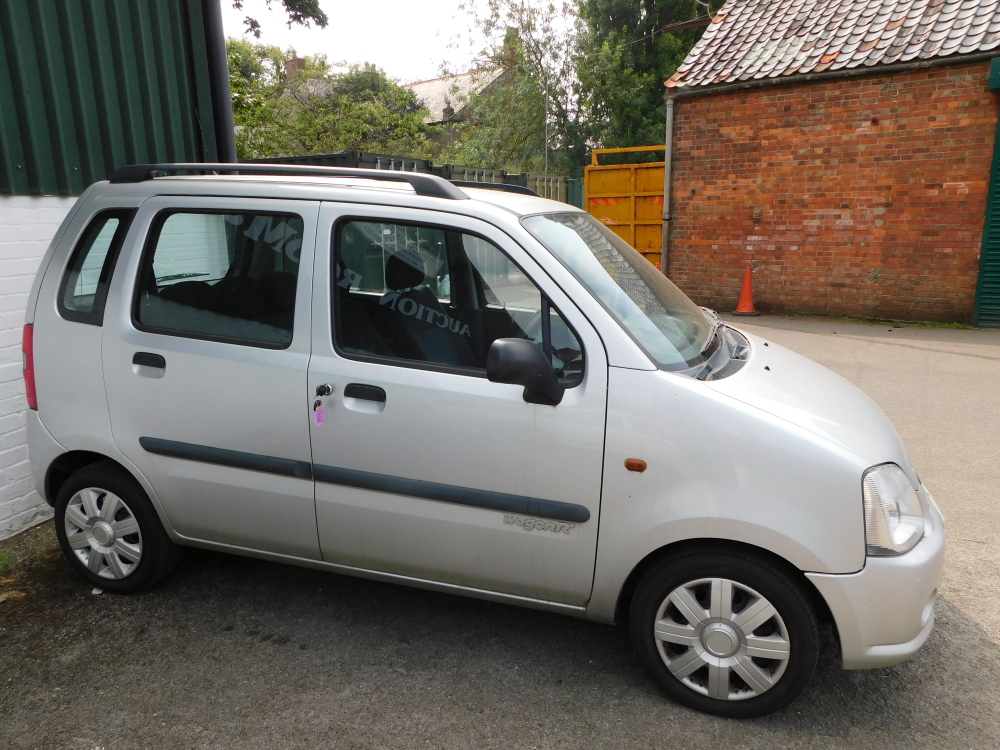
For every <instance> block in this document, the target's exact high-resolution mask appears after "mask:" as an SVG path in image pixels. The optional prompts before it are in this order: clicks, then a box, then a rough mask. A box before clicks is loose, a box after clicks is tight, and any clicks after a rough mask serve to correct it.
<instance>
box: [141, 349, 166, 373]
mask: <svg viewBox="0 0 1000 750" xmlns="http://www.w3.org/2000/svg"><path fill="white" fill-rule="evenodd" d="M132 364H133V365H139V366H140V367H157V368H159V369H161V370H163V369H165V368H166V366H167V360H165V359H164V358H163V357H162V356H160V355H159V354H153V353H152V352H136V353H135V354H133V355H132Z"/></svg>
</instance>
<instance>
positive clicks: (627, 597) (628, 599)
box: [615, 538, 839, 641]
mask: <svg viewBox="0 0 1000 750" xmlns="http://www.w3.org/2000/svg"><path fill="white" fill-rule="evenodd" d="M685 550H742V551H744V552H747V553H750V554H753V555H756V556H757V557H760V558H762V559H764V560H767V561H768V562H770V563H772V564H774V565H776V566H778V567H779V568H782V569H783V570H784V571H785V572H786V573H788V575H789V576H790V577H792V578H794V579H795V580H796V581H798V582H799V584H800V585H801V586H802V591H803V592H804V593H805V594H806V596H807V597H808V599H809V603H810V605H812V607H813V611H814V612H815V613H816V616H817V617H818V618H819V619H820V621H821V622H824V623H829V624H831V625H832V626H833V630H834V634H836V635H837V638H838V641H839V633H837V623H836V621H835V620H834V618H833V614H832V613H831V612H830V607H829V606H828V605H827V603H826V600H825V599H824V598H823V596H822V595H821V594H820V593H819V590H818V589H817V588H816V586H815V585H814V584H813V582H812V581H810V580H809V579H808V578H807V577H806V575H805V573H804V572H803V571H801V570H799V569H798V568H797V567H796V566H795V565H793V564H792V563H790V562H789V561H788V560H786V559H785V558H783V557H781V556H780V555H776V554H775V553H774V552H771V551H770V550H767V549H764V548H763V547H758V546H756V545H753V544H747V543H746V542H738V541H734V540H732V539H715V538H699V539H684V540H681V541H677V542H672V543H671V544H667V545H665V546H663V547H660V548H658V549H655V550H653V551H652V552H650V553H649V554H648V555H646V556H645V557H644V558H643V559H642V560H640V561H639V562H638V564H636V566H635V567H634V568H632V571H631V572H630V573H629V574H628V576H627V577H626V579H625V583H624V584H622V588H621V591H619V593H618V600H617V602H616V604H615V622H616V623H623V622H625V621H626V620H627V619H628V612H629V607H630V606H631V604H632V597H633V596H634V595H635V591H636V589H637V588H638V585H639V581H641V580H642V577H643V575H645V573H646V571H647V570H649V569H650V568H651V567H652V566H653V565H655V564H656V563H658V562H659V561H660V560H662V559H663V558H665V557H669V556H671V555H674V554H677V553H679V552H682V551H685Z"/></svg>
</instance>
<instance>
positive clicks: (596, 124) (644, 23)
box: [577, 0, 721, 148]
mask: <svg viewBox="0 0 1000 750" xmlns="http://www.w3.org/2000/svg"><path fill="white" fill-rule="evenodd" d="M714 6H715V9H716V10H717V9H718V7H719V6H721V2H720V0H714ZM710 12H711V9H710V8H709V5H708V3H706V2H701V1H699V0H640V1H639V2H636V1H635V0H580V17H581V20H582V24H581V33H580V37H579V40H578V43H579V53H578V54H579V58H578V67H577V70H578V73H579V76H580V92H581V97H582V100H583V102H584V106H585V107H586V109H587V121H588V124H589V126H590V132H591V137H592V140H593V142H594V145H598V146H604V147H609V148H619V147H626V146H646V145H653V144H662V143H663V139H664V131H663V127H664V115H665V111H664V104H663V95H664V93H665V91H666V87H665V86H664V83H663V82H664V81H665V80H666V79H667V78H669V77H670V76H671V75H673V73H674V71H675V70H676V69H677V66H678V65H680V64H681V62H682V61H683V60H684V57H685V56H686V55H687V53H688V52H689V51H690V50H691V48H692V47H693V46H694V44H695V42H696V41H697V40H698V38H699V37H700V36H701V33H702V31H703V29H700V28H696V29H686V30H683V31H677V32H668V33H664V32H663V27H664V26H665V25H668V24H673V23H679V22H682V21H688V20H691V19H693V18H696V17H699V16H703V15H705V14H706V13H710Z"/></svg>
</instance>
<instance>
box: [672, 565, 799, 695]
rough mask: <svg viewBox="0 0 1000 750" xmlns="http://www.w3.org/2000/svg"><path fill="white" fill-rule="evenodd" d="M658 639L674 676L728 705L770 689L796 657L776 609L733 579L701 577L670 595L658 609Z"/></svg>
mask: <svg viewBox="0 0 1000 750" xmlns="http://www.w3.org/2000/svg"><path fill="white" fill-rule="evenodd" d="M653 637H654V638H655V641H656V648H657V650H658V651H659V654H660V658H661V659H662V660H663V663H664V664H665V665H666V667H667V669H668V670H670V673H671V674H672V675H673V676H674V677H676V678H677V679H678V680H680V681H681V682H682V683H683V684H684V685H686V686H687V687H688V688H690V689H691V690H694V691H695V692H697V693H701V694H702V695H707V696H708V697H710V698H716V699H718V700H724V701H737V700H746V699H747V698H753V697H755V696H757V695H760V694H762V693H765V692H767V691H768V690H770V689H771V688H772V687H774V686H775V685H776V684H777V682H778V680H780V679H781V677H782V675H783V674H784V673H785V669H786V668H787V666H788V658H789V655H790V653H791V644H790V641H789V638H788V630H787V628H786V627H785V623H784V621H783V620H782V619H781V615H779V614H778V611H777V610H776V609H775V608H774V605H772V604H771V602H769V601H768V600H767V599H765V598H764V597H763V596H761V595H760V594H759V593H758V592H756V591H754V590H753V589H752V588H750V587H749V586H745V585H744V584H742V583H738V582H736V581H732V580H730V579H728V578H700V579H698V580H696V581H691V582H690V583H685V584H683V585H681V586H678V587H677V588H676V589H674V590H673V591H671V592H670V594H669V595H668V596H667V598H666V599H664V600H663V603H662V604H660V608H659V610H657V613H656V620H655V622H654V625H653Z"/></svg>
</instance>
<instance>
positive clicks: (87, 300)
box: [58, 209, 135, 326]
mask: <svg viewBox="0 0 1000 750" xmlns="http://www.w3.org/2000/svg"><path fill="white" fill-rule="evenodd" d="M134 213H135V211H134V210H132V209H115V210H112V211H102V212H101V213H99V214H98V215H97V216H95V217H94V219H93V220H92V221H91V222H90V224H89V225H88V226H87V229H86V230H85V231H84V233H83V236H82V237H81V238H80V241H79V243H77V246H76V247H75V248H74V250H73V255H72V257H71V258H70V261H69V266H68V267H67V269H66V273H65V275H64V276H63V279H62V284H61V285H60V288H59V302H58V307H59V313H60V314H61V315H62V317H64V318H66V319H67V320H73V321H76V322H78V323H90V324H92V325H98V326H99V325H101V323H102V322H103V320H104V303H105V302H106V301H107V297H108V285H109V284H110V283H111V274H112V272H113V271H114V267H115V261H116V260H117V258H118V251H119V250H120V249H121V245H122V241H123V240H124V239H125V233H126V232H127V231H128V225H129V223H130V222H131V221H132V216H133V215H134Z"/></svg>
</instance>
